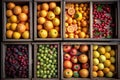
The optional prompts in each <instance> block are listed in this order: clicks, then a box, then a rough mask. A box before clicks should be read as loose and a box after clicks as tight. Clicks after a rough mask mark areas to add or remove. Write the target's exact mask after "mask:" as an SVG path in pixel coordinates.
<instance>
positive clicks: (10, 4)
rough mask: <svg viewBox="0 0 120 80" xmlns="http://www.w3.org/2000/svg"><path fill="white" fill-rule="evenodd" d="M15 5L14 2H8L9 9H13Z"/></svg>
mask: <svg viewBox="0 0 120 80" xmlns="http://www.w3.org/2000/svg"><path fill="white" fill-rule="evenodd" d="M14 7H15V4H14V3H13V2H9V3H8V4H7V8H8V9H13V8H14Z"/></svg>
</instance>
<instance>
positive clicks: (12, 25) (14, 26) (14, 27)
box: [10, 23, 17, 31]
mask: <svg viewBox="0 0 120 80" xmlns="http://www.w3.org/2000/svg"><path fill="white" fill-rule="evenodd" d="M16 28H17V23H12V24H11V26H10V29H11V30H13V31H15V30H16Z"/></svg>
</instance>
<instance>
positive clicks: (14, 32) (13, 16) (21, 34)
mask: <svg viewBox="0 0 120 80" xmlns="http://www.w3.org/2000/svg"><path fill="white" fill-rule="evenodd" d="M28 15H29V7H28V5H23V6H19V5H16V4H15V3H13V2H9V3H8V4H7V10H6V16H7V23H6V37H7V38H8V39H20V38H23V39H28V38H29V17H28Z"/></svg>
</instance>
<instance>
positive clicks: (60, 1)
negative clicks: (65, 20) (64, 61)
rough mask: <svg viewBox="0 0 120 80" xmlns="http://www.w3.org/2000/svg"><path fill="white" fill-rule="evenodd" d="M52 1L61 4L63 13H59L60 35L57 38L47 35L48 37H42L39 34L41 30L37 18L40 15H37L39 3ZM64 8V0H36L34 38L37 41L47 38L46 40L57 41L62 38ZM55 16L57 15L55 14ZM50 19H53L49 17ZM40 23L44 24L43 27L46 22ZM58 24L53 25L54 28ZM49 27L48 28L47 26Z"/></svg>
mask: <svg viewBox="0 0 120 80" xmlns="http://www.w3.org/2000/svg"><path fill="white" fill-rule="evenodd" d="M50 2H56V3H57V6H59V7H60V8H61V9H60V10H61V13H60V14H59V15H58V18H59V20H60V25H59V26H58V27H59V31H58V32H59V35H58V37H57V38H51V37H48V36H47V37H46V38H40V37H39V36H38V31H40V30H37V25H38V22H37V20H38V17H37V12H38V11H37V5H38V4H42V3H48V4H49V3H50ZM62 8H63V5H62V0H43V1H42V0H35V1H34V40H35V41H43V40H45V41H55V40H59V41H60V40H62V28H63V27H62ZM48 11H50V10H48ZM51 11H53V10H51ZM55 17H56V15H55ZM44 18H45V19H47V16H46V17H44ZM48 21H51V22H52V20H49V19H48ZM39 25H42V27H43V28H44V23H43V24H39ZM55 27H56V26H54V25H53V29H54V28H55ZM46 29H47V28H46ZM56 29H58V28H56ZM47 33H48V30H47Z"/></svg>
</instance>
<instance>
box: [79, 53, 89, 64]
mask: <svg viewBox="0 0 120 80" xmlns="http://www.w3.org/2000/svg"><path fill="white" fill-rule="evenodd" d="M78 60H79V62H81V63H87V61H88V57H87V55H86V54H81V55H80V56H79V57H78Z"/></svg>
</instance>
